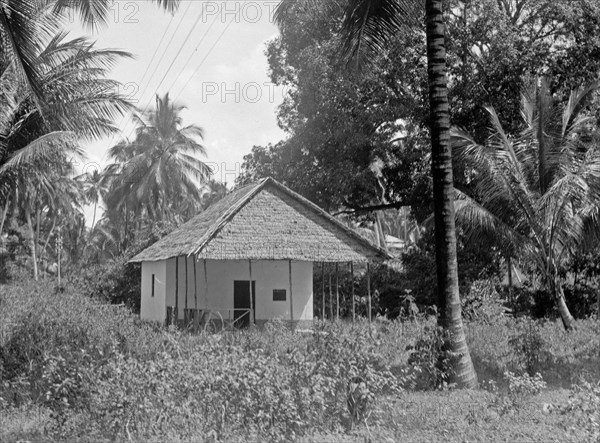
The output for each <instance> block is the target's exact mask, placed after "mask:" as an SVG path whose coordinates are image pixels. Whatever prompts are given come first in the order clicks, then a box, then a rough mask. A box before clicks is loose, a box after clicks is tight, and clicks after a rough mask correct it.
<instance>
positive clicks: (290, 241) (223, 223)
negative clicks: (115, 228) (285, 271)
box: [131, 178, 389, 262]
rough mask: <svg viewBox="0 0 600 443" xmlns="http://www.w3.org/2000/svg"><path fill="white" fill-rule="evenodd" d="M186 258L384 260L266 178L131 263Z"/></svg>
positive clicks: (381, 253)
mask: <svg viewBox="0 0 600 443" xmlns="http://www.w3.org/2000/svg"><path fill="white" fill-rule="evenodd" d="M190 255H196V256H197V257H198V258H200V259H212V260H248V259H252V260H301V261H313V262H349V261H353V262H365V261H368V260H374V259H386V258H389V256H388V255H387V253H386V252H385V251H384V250H383V249H381V248H380V247H378V246H376V245H375V244H373V243H372V242H371V241H369V240H367V239H366V238H364V237H362V236H361V235H360V234H358V233H357V232H355V231H354V230H352V229H350V228H349V227H347V226H345V225H344V224H343V223H341V222H339V221H338V220H337V219H335V218H334V217H332V216H331V215H329V214H327V213H326V212H325V211H323V210H322V209H321V208H319V207H318V206H316V205H315V204H314V203H312V202H310V201H309V200H307V199H305V198H304V197H302V196H301V195H299V194H297V193H295V192H293V191H292V190H290V189H288V188H287V187H285V186H283V185H282V184H280V183H278V182H276V181H275V180H273V179H272V178H267V179H263V180H260V181H259V182H257V183H253V184H251V185H248V186H244V187H243V188H240V189H236V190H234V191H232V192H231V193H229V194H228V195H226V196H225V197H224V198H223V199H221V200H219V201H218V202H216V203H215V204H213V205H211V206H210V207H209V208H207V209H206V210H205V211H204V212H202V213H200V214H199V215H197V216H196V217H194V218H193V219H192V220H190V221H189V222H187V223H185V224H184V225H182V226H180V227H179V228H178V229H176V230H175V231H173V232H172V233H171V234H169V235H167V236H166V237H164V238H162V239H161V240H159V241H158V242H156V243H155V244H153V245H152V246H150V247H149V248H147V249H145V250H144V251H142V252H141V253H140V254H138V255H136V256H135V257H134V258H133V259H132V260H131V261H132V262H143V261H160V260H166V259H168V258H172V257H179V256H190Z"/></svg>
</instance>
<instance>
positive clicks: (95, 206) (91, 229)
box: [90, 200, 98, 232]
mask: <svg viewBox="0 0 600 443" xmlns="http://www.w3.org/2000/svg"><path fill="white" fill-rule="evenodd" d="M97 207H98V200H96V201H94V216H93V217H92V226H91V227H90V232H92V231H93V230H94V225H95V224H96V208H97Z"/></svg>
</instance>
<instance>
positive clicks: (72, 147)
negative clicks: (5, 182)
mask: <svg viewBox="0 0 600 443" xmlns="http://www.w3.org/2000/svg"><path fill="white" fill-rule="evenodd" d="M66 154H70V155H73V156H76V157H78V158H84V157H85V151H84V150H83V149H82V148H81V147H80V146H79V145H78V144H77V141H76V138H75V135H74V134H73V133H72V132H65V131H56V132H51V133H49V134H46V135H43V136H41V137H39V138H37V139H35V140H34V141H33V142H31V143H29V144H28V145H27V146H25V147H24V148H22V149H19V150H18V151H16V152H15V153H13V154H12V156H11V157H10V158H9V159H8V160H7V161H6V163H5V164H3V165H2V167H0V173H2V172H5V171H6V170H8V169H11V168H17V167H20V166H22V165H23V164H32V163H39V162H55V161H56V159H57V157H61V158H62V157H66Z"/></svg>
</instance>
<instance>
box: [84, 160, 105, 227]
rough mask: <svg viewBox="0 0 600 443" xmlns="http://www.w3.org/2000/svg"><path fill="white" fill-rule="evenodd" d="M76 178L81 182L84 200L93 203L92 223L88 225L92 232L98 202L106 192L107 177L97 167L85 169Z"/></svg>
mask: <svg viewBox="0 0 600 443" xmlns="http://www.w3.org/2000/svg"><path fill="white" fill-rule="evenodd" d="M77 179H78V180H79V181H81V182H82V184H83V189H84V190H83V195H84V197H85V200H86V202H87V203H88V204H93V205H94V215H93V216H92V224H91V225H90V232H92V231H93V230H94V226H95V225H96V212H97V209H98V203H99V202H101V201H102V199H103V198H104V196H105V195H106V193H107V192H108V180H107V177H106V176H105V175H104V174H102V173H101V172H100V171H99V170H97V169H94V170H93V171H87V172H86V173H85V174H83V175H80V176H79V177H77Z"/></svg>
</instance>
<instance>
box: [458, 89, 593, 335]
mask: <svg viewBox="0 0 600 443" xmlns="http://www.w3.org/2000/svg"><path fill="white" fill-rule="evenodd" d="M599 85H600V84H599V83H594V84H590V85H588V86H587V87H585V88H580V89H578V90H575V91H573V92H572V93H571V95H570V97H569V100H568V103H567V104H566V105H565V106H564V108H563V109H562V110H561V109H560V106H559V105H558V104H557V103H556V102H555V100H554V99H553V98H552V97H551V96H550V94H549V93H548V86H547V82H546V81H545V80H542V81H540V84H539V86H538V85H536V84H535V83H534V84H533V85H532V86H531V87H530V88H529V89H528V90H526V91H525V92H524V93H523V99H522V116H523V120H524V122H523V123H524V125H525V128H526V129H525V130H524V132H523V133H522V134H520V136H519V137H511V136H510V135H509V134H507V133H506V132H505V131H504V129H503V128H502V125H501V123H500V119H499V117H498V115H496V112H495V111H494V109H493V108H491V107H489V108H487V111H488V113H489V117H490V127H491V135H490V137H489V139H488V140H487V142H486V143H485V145H480V144H478V143H476V142H475V140H474V139H473V138H472V137H471V136H470V135H469V134H467V133H465V132H463V131H460V130H457V129H456V130H453V136H454V146H455V152H456V153H457V155H459V156H461V157H463V158H464V160H465V161H466V162H470V163H471V164H472V165H473V167H474V170H475V171H476V174H477V176H476V187H475V192H476V194H477V196H476V197H475V198H471V197H470V196H467V195H465V194H460V198H459V200H458V201H457V211H456V214H457V217H458V220H459V221H460V222H461V223H463V224H464V225H465V228H466V229H467V230H468V232H469V233H470V234H471V235H472V236H474V237H473V238H475V239H477V238H478V237H481V236H482V235H486V236H493V237H495V238H496V239H497V240H499V241H500V242H501V243H503V244H504V245H506V246H508V247H509V248H510V249H511V250H513V251H516V252H517V253H518V254H520V255H521V256H522V257H525V258H527V259H528V262H529V263H532V264H533V266H534V268H535V269H536V270H537V273H538V275H539V276H540V277H541V282H542V284H543V286H544V287H545V288H546V290H547V291H548V292H549V293H550V294H552V295H553V297H554V299H555V301H556V306H557V308H558V312H559V314H560V317H561V319H562V322H563V325H564V327H565V328H566V329H567V330H569V329H572V327H573V317H572V316H571V314H570V312H569V309H568V307H567V304H566V301H565V297H564V293H563V289H562V284H561V278H560V273H559V271H560V267H561V264H563V263H564V262H565V261H566V260H567V259H568V258H570V256H572V255H573V254H574V252H575V251H576V250H577V249H578V248H579V247H580V246H581V244H582V242H583V241H584V239H585V238H586V236H587V235H588V234H589V232H590V226H592V227H593V226H595V227H596V228H597V226H598V224H597V222H598V207H599V206H600V148H599V147H598V144H597V137H598V129H597V126H596V125H595V124H593V122H594V119H593V117H592V116H587V115H585V114H584V113H583V112H582V109H583V104H584V102H585V100H586V99H587V98H588V97H589V96H590V95H591V94H592V93H593V92H594V91H596V90H597V89H598V87H599ZM560 111H562V112H560ZM594 137H596V140H595V142H594ZM591 229H592V230H593V228H591Z"/></svg>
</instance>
